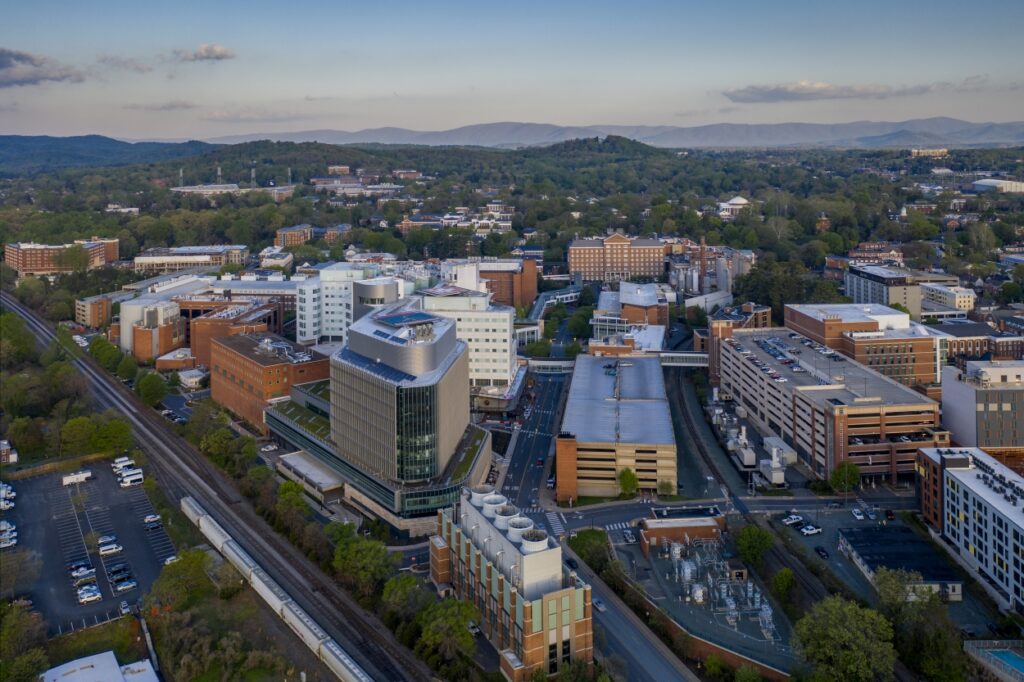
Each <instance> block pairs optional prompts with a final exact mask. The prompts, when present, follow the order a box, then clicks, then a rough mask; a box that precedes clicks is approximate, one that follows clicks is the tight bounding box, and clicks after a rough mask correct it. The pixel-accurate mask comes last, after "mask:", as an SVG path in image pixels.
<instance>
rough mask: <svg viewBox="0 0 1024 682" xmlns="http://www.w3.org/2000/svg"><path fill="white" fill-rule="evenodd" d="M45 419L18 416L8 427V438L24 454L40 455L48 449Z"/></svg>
mask: <svg viewBox="0 0 1024 682" xmlns="http://www.w3.org/2000/svg"><path fill="white" fill-rule="evenodd" d="M43 423H44V422H43V420H42V419H33V418H31V417H17V418H16V419H14V420H13V421H12V422H11V425H10V426H9V427H7V438H8V439H9V440H10V441H11V444H12V445H14V447H16V448H17V449H18V451H19V452H20V453H21V454H23V455H26V456H28V455H38V454H40V453H41V452H43V451H44V450H45V449H46V435H45V434H44V433H43V428H42V425H43Z"/></svg>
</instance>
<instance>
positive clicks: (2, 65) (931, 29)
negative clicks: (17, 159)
mask: <svg viewBox="0 0 1024 682" xmlns="http://www.w3.org/2000/svg"><path fill="white" fill-rule="evenodd" d="M276 9H279V7H278V6H277V5H276V4H271V3H269V2H266V1H265V0H258V1H257V2H249V3H242V2H235V1H232V2H225V3H217V4H216V5H213V6H210V5H208V4H200V3H198V2H195V1H194V0H184V1H183V2H182V3H179V4H177V5H174V6H173V7H171V6H167V7H165V6H157V7H153V6H150V7H143V8H139V7H138V6H137V5H134V4H132V3H128V2H126V1H125V0H108V1H107V2H103V3H101V6H100V8H99V10H97V8H96V7H95V6H89V7H85V6H80V5H76V6H66V5H64V4H63V3H60V2H57V1H56V0H43V1H41V2H38V3H33V4H31V5H18V6H14V7H11V8H9V9H8V11H7V13H6V17H5V21H6V27H7V28H8V29H9V31H8V32H7V35H6V36H5V37H4V38H3V39H2V40H0V118H2V122H0V133H4V134H20V135H51V136H57V137H64V136H73V135H86V134H99V135H106V136H109V137H115V138H118V139H132V140H152V139H198V140H203V139H213V138H218V137H226V136H232V135H251V134H284V133H288V132H297V131H308V130H339V131H360V130H367V129H375V128H387V127H394V128H404V129H409V130H416V131H440V130H452V129H456V128H462V127H466V126H470V125H484V124H485V123H484V122H524V121H539V122H542V124H544V125H555V126H571V127H589V126H595V125H597V126H613V125H614V126H650V127H657V126H673V127H686V128H690V127H698V126H703V125H714V124H720V123H728V124H736V125H758V124H778V123H793V122H806V123H812V124H837V123H848V122H860V121H884V122H890V121H896V122H899V121H905V120H912V119H921V118H935V117H949V118H956V119H962V120H967V121H971V120H973V119H975V118H982V119H985V120H986V121H987V122H992V123H1004V122H1017V121H1019V120H1021V118H1022V115H1021V112H1022V111H1024V81H1022V79H1021V77H1020V76H1019V74H1018V73H1017V71H1016V70H1015V67H1014V66H1013V64H1019V63H1020V62H1021V56H1022V54H1021V48H1020V46H1019V36H1020V35H1021V34H1024V7H1022V6H1021V5H1019V3H1015V2H1011V1H1010V0H984V1H983V2H981V3H980V5H976V6H975V7H973V8H972V11H971V12H968V13H964V12H963V11H962V8H961V7H960V6H958V5H956V4H954V3H952V2H938V3H936V2H929V3H925V2H924V1H923V0H913V1H912V2H907V3H901V4H899V5H896V6H892V5H891V4H886V3H882V2H879V1H873V2H867V3H861V4H859V5H857V6H856V7H852V6H841V7H825V8H814V9H813V11H807V10H806V9H805V8H801V7H795V6H793V7H791V6H781V7H776V6H771V7H768V6H764V5H762V4H759V3H755V2H753V1H752V0H742V1H741V2H739V3H734V5H732V6H730V7H729V8H723V7H707V6H703V5H698V6H692V7H687V6H678V5H676V4H673V3H668V2H662V1H654V0H652V1H649V2H645V3H641V4H640V5H638V6H636V7H633V8H631V9H630V11H629V12H623V11H622V9H621V7H619V6H617V5H615V4H614V3H610V2H598V3H569V4H565V5H558V6H555V7H549V6H546V5H542V4H540V3H536V2H527V3H524V4H522V5H519V6H518V7H517V11H516V12H514V13H511V14H510V13H504V12H503V11H502V9H500V8H497V7H491V6H487V5H483V6H478V5H476V4H471V3H466V2H455V3H448V4H446V5H444V6H441V7H433V6H431V7H422V6H419V5H417V4H414V3H408V2H399V3H393V4H389V5H388V6H387V7H372V6H359V7H353V8H347V9H346V10H345V11H344V12H339V13H336V14H335V15H330V16H329V17H328V18H327V20H324V21H317V22H311V21H310V20H309V17H308V15H307V14H302V13H284V14H281V13H279V12H277V13H275V14H274V16H273V21H272V22H271V21H266V22H261V21H259V20H255V19H253V20H250V19H249V18H248V17H250V16H259V15H260V13H261V11H262V10H267V11H269V12H273V11H275V10H276ZM198 12H201V13H202V16H203V24H202V26H200V27H199V28H197V27H196V26H195V22H194V21H192V18H193V17H194V16H195V15H196V13H198ZM242 12H245V14H244V15H242V14H241V13H242ZM240 17H241V18H240ZM992 17H998V21H993V19H992ZM822 26H826V27H828V30H822V29H821V27H822ZM367 27H374V30H367ZM709 27H710V28H716V29H717V30H714V31H709V30H704V29H707V28H709ZM920 36H926V37H927V40H922V39H920ZM911 38H913V39H911ZM950 45H955V46H956V49H955V50H954V49H950V48H949V46H950ZM749 55H753V56H749ZM981 111H983V112H985V113H984V115H983V116H980V117H979V116H978V112H981ZM588 121H589V123H588ZM593 121H598V123H593ZM269 131H277V132H276V133H274V132H269Z"/></svg>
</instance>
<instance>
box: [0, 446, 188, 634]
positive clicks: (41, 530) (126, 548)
mask: <svg viewBox="0 0 1024 682" xmlns="http://www.w3.org/2000/svg"><path fill="white" fill-rule="evenodd" d="M85 468H87V469H88V470H89V471H91V472H92V474H93V478H92V480H89V481H85V482H83V483H78V484H73V485H69V486H66V487H65V486H64V485H63V484H62V474H60V473H52V474H44V475H41V476H36V477H32V478H27V479H22V480H20V481H17V482H16V484H15V487H16V488H17V491H18V505H17V508H16V509H14V510H12V511H11V512H7V513H6V514H5V517H6V518H7V519H8V520H9V521H11V522H12V523H16V524H17V526H18V531H19V535H18V547H19V549H27V550H31V551H33V552H35V553H36V554H37V555H38V556H39V557H40V558H41V559H42V567H41V570H40V573H39V576H38V577H37V578H36V581H35V583H34V584H33V586H32V588H31V590H30V591H29V593H28V595H27V596H28V597H29V598H30V599H32V601H33V606H34V607H35V608H36V609H37V610H38V611H39V612H40V613H41V614H42V615H43V617H44V618H45V619H46V620H47V622H48V624H49V627H50V631H51V633H55V634H56V633H62V632H68V631H69V630H76V629H79V628H82V627H87V626H90V625H95V624H97V623H102V622H104V621H106V620H110V619H112V618H117V617H120V615H121V613H120V608H119V607H120V604H121V602H122V601H127V602H128V604H129V605H132V606H134V605H135V604H137V603H138V602H139V601H140V600H141V599H142V596H143V595H144V594H145V593H146V592H147V591H148V590H149V588H150V586H151V585H152V584H153V581H154V580H156V578H157V576H158V575H159V573H160V570H161V569H162V568H163V565H164V561H165V560H166V559H167V558H168V557H170V556H172V555H174V554H175V549H174V546H173V545H172V544H171V541H170V538H168V536H167V533H166V532H165V531H164V529H163V527H162V526H160V527H158V528H154V529H153V530H147V529H146V528H145V524H144V523H143V519H144V518H145V517H146V516H147V515H151V514H155V511H154V509H153V506H152V504H150V502H149V498H148V497H147V496H146V493H145V491H144V490H143V489H142V487H141V486H135V487H132V488H126V489H122V488H121V487H120V486H119V485H118V481H117V477H116V476H115V475H114V473H113V472H112V471H111V468H110V463H109V462H107V461H97V462H92V463H90V464H89V465H88V466H87V467H85ZM104 536H111V537H113V538H114V539H113V540H110V541H109V542H108V544H116V545H120V546H121V547H122V548H123V549H122V550H121V551H117V552H115V553H111V554H108V555H107V556H100V555H99V551H98V542H97V541H98V540H99V538H101V537H104ZM79 561H87V562H88V563H89V564H90V565H91V566H92V568H94V569H95V571H96V572H95V585H96V588H97V590H98V592H99V594H100V596H101V599H100V600H99V601H94V602H92V603H89V604H80V603H79V600H78V592H77V588H76V587H75V585H74V581H73V579H72V578H71V577H70V571H69V568H68V565H69V564H72V563H74V562H79ZM112 574H119V575H121V576H122V577H121V578H120V579H119V580H114V579H113V576H112ZM129 577H130V580H131V581H133V582H134V583H135V586H134V587H132V586H131V585H130V583H128V584H127V585H126V586H125V588H124V589H121V590H120V591H119V590H118V589H117V588H116V587H115V585H116V583H118V582H126V580H127V579H128V578H129Z"/></svg>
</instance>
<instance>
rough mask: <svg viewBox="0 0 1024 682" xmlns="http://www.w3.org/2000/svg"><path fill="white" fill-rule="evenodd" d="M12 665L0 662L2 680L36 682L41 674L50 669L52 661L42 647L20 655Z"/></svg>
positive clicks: (11, 662) (6, 681) (11, 661)
mask: <svg viewBox="0 0 1024 682" xmlns="http://www.w3.org/2000/svg"><path fill="white" fill-rule="evenodd" d="M8 660H10V664H7V663H6V662H5V661H0V679H2V680H5V682H36V680H38V679H39V677H40V674H41V673H43V672H44V671H45V670H46V669H47V668H49V667H50V659H49V658H47V656H46V650H45V649H43V648H41V647H36V648H34V649H29V650H28V651H26V652H25V653H23V654H20V655H19V656H17V657H16V658H14V659H13V660H11V659H8Z"/></svg>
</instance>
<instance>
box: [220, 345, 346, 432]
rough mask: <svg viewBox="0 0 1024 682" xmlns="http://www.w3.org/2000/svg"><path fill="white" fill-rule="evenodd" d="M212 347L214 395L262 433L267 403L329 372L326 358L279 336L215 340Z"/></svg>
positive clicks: (265, 430) (326, 375) (264, 430)
mask: <svg viewBox="0 0 1024 682" xmlns="http://www.w3.org/2000/svg"><path fill="white" fill-rule="evenodd" d="M210 348H211V353H210V357H211V359H210V394H211V397H212V398H213V400H214V402H216V403H217V404H218V405H221V406H222V407H224V408H226V409H227V410H229V411H230V412H231V413H233V414H235V415H237V416H238V417H239V418H241V419H243V420H244V421H246V422H247V423H249V424H250V425H251V426H252V427H253V428H255V429H256V430H257V431H258V432H259V433H260V434H262V435H266V434H267V433H268V428H267V425H266V423H265V420H264V417H263V411H264V409H265V408H266V407H267V405H268V404H269V401H271V400H273V399H275V398H287V397H288V395H289V393H290V389H291V387H292V386H293V385H295V384H305V383H309V382H311V381H319V380H321V379H326V378H327V377H328V375H329V374H330V361H329V359H328V357H327V356H325V355H321V354H320V353H317V352H316V351H310V350H307V349H304V348H302V347H301V346H298V345H296V344H295V343H293V342H291V341H288V340H287V339H285V338H283V337H280V336H277V335H276V334H238V335H235V336H224V337H219V338H214V339H213V340H212V342H211V344H210Z"/></svg>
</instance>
